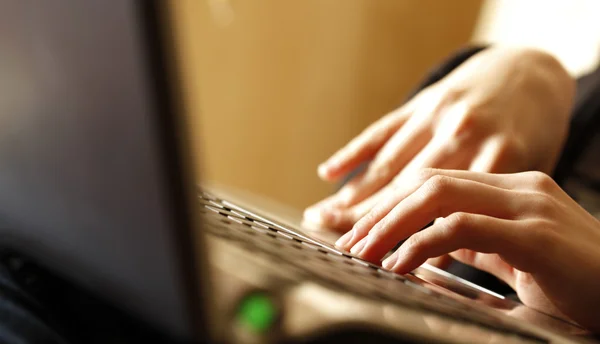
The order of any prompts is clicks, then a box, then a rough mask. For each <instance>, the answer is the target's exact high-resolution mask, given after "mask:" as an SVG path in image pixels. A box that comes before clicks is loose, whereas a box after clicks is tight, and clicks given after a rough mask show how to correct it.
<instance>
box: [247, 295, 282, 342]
mask: <svg viewBox="0 0 600 344" xmlns="http://www.w3.org/2000/svg"><path fill="white" fill-rule="evenodd" d="M276 315H277V310H276V307H275V305H274V304H273V302H272V301H271V299H270V298H269V297H267V296H266V295H262V294H252V295H249V296H247V297H245V298H244V299H243V300H242V302H241V304H240V308H239V309H238V319H239V320H240V321H241V322H242V323H243V324H244V325H246V327H248V329H250V330H251V331H252V332H255V333H262V332H265V331H266V330H268V329H269V328H270V327H271V325H273V323H274V322H275V318H276Z"/></svg>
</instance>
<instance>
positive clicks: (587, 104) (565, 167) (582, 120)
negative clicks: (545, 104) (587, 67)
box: [554, 67, 600, 185]
mask: <svg viewBox="0 0 600 344" xmlns="http://www.w3.org/2000/svg"><path fill="white" fill-rule="evenodd" d="M599 131H600V67H599V68H598V69H596V70H595V71H594V72H592V73H590V74H588V75H585V76H583V77H581V78H579V79H578V80H577V94H576V97H575V103H574V106H573V114H572V117H571V124H570V127H569V135H568V137H567V140H566V142H565V145H564V147H563V151H562V153H561V156H560V158H559V160H558V164H557V165H556V169H555V170H554V180H556V182H557V183H558V184H560V185H562V184H563V183H564V182H565V180H566V179H567V178H568V177H569V176H570V175H571V174H572V173H573V169H574V168H575V166H576V164H577V162H578V161H579V159H580V158H581V156H582V155H583V153H584V152H585V151H586V149H587V147H588V146H590V143H591V142H592V139H593V138H594V136H595V135H598V132H599Z"/></svg>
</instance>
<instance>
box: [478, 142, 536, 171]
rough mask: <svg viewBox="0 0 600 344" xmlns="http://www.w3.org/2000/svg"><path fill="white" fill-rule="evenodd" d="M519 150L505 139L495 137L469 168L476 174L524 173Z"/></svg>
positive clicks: (481, 150) (524, 167) (483, 148)
mask: <svg viewBox="0 0 600 344" xmlns="http://www.w3.org/2000/svg"><path fill="white" fill-rule="evenodd" d="M520 154H521V153H519V152H518V149H517V148H515V146H514V145H511V144H509V143H508V141H507V140H506V139H504V138H500V137H494V138H491V139H489V140H487V141H486V142H485V143H484V144H483V145H482V147H481V149H480V150H479V152H478V153H477V156H476V158H475V159H474V160H473V162H472V163H471V166H469V170H471V171H475V172H492V173H512V172H520V171H524V170H525V169H526V167H527V166H522V165H521V163H520V162H521V161H523V160H524V159H523V158H522V157H520Z"/></svg>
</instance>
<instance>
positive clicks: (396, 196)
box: [336, 168, 518, 250]
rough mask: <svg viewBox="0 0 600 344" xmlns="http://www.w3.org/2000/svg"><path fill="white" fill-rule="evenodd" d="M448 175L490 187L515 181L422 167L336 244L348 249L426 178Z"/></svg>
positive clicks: (507, 186)
mask: <svg viewBox="0 0 600 344" xmlns="http://www.w3.org/2000/svg"><path fill="white" fill-rule="evenodd" d="M436 176H441V177H449V178H457V179H465V180H470V181H473V182H478V183H483V184H487V185H489V186H492V187H496V188H502V189H507V190H512V189H513V188H514V187H515V185H516V184H518V183H517V182H515V181H514V178H513V177H512V176H510V177H509V176H506V175H494V174H487V173H476V172H470V171H460V170H440V169H429V168H428V169H423V170H420V171H419V172H418V174H415V175H412V176H409V177H408V178H407V179H406V180H405V181H404V182H403V183H402V184H401V185H402V186H401V187H397V188H395V189H393V191H391V192H390V193H389V195H388V196H387V197H386V198H385V199H384V200H383V201H382V202H381V203H378V204H377V206H375V207H374V208H373V209H372V210H371V211H370V212H369V213H368V214H367V215H365V216H364V217H363V218H361V219H360V220H358V222H357V223H356V224H355V225H354V228H353V229H352V231H351V232H349V233H351V234H349V235H348V236H346V237H345V238H344V239H345V240H342V238H340V240H338V242H336V245H338V246H339V247H340V248H342V249H344V250H350V248H351V247H352V246H354V245H355V244H356V243H357V242H358V241H359V240H360V239H362V238H363V237H364V236H366V235H367V233H368V232H369V231H370V230H371V228H373V227H374V226H375V225H376V224H377V223H378V222H380V221H381V220H382V219H383V218H384V217H385V216H386V215H388V214H389V212H390V211H391V210H392V209H393V208H394V207H396V206H397V205H398V204H399V203H400V202H401V201H402V200H404V199H405V198H406V197H408V196H409V195H411V194H413V193H414V192H415V191H416V190H417V189H419V188H420V187H421V186H422V185H423V184H425V183H426V182H427V181H428V180H430V179H432V178H434V177H436Z"/></svg>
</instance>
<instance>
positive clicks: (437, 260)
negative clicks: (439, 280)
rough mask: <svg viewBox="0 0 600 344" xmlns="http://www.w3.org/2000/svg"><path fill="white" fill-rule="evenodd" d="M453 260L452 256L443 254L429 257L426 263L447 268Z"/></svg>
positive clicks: (439, 267) (443, 268)
mask: <svg viewBox="0 0 600 344" xmlns="http://www.w3.org/2000/svg"><path fill="white" fill-rule="evenodd" d="M453 261H454V260H453V259H452V256H450V255H447V254H445V255H443V256H439V257H434V258H429V259H427V261H426V262H425V263H427V264H429V265H432V266H435V267H436V268H438V269H442V270H445V269H447V268H448V267H449V266H450V264H452V262H453Z"/></svg>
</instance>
